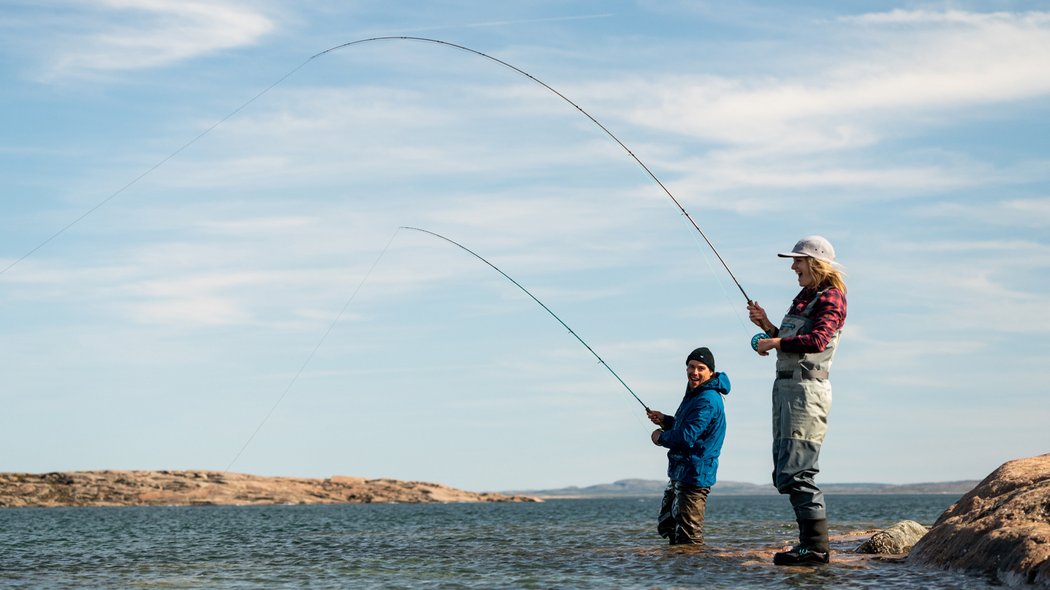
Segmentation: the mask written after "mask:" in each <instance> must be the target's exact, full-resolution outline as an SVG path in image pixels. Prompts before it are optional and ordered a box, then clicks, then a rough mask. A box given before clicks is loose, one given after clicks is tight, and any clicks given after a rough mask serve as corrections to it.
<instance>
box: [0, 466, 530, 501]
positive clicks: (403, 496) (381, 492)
mask: <svg viewBox="0 0 1050 590" xmlns="http://www.w3.org/2000/svg"><path fill="white" fill-rule="evenodd" d="M537 501H540V500H539V499H538V498H534V497H527V496H518V495H507V494H499V493H478V492H468V491H464V490H459V489H456V488H450V487H448V486H444V485H441V484H436V483H427V482H420V481H399V480H395V479H366V478H363V477H347V476H334V477H330V478H327V479H311V478H296V477H264V476H259V475H246V474H243V473H226V472H220V471H72V472H54V473H42V474H33V473H0V507H4V508H16V507H56V506H206V505H265V504H270V505H272V504H366V503H452V502H537Z"/></svg>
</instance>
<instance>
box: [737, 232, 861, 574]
mask: <svg viewBox="0 0 1050 590" xmlns="http://www.w3.org/2000/svg"><path fill="white" fill-rule="evenodd" d="M777 256H780V257H782V258H791V259H793V260H792V262H791V270H793V271H795V274H796V275H797V276H798V284H799V286H801V287H802V290H801V291H800V292H799V294H798V295H796V296H795V300H794V301H792V302H791V307H790V308H789V309H788V312H787V315H785V316H784V319H783V320H782V321H781V322H780V327H779V328H778V327H777V326H774V325H773V323H772V322H770V321H769V317H768V316H767V315H766V311H765V310H764V309H762V307H761V306H760V305H758V303H757V302H754V301H752V302H750V303H748V306H747V308H748V314H749V316H750V318H751V322H752V323H754V324H755V325H757V326H758V327H759V328H762V330H764V331H765V332H766V334H768V335H769V336H770V337H769V338H764V339H761V340H758V342H757V343H756V350H757V351H758V354H760V355H762V356H767V355H768V354H769V351H771V350H776V351H777V377H776V380H775V381H774V382H773V483H774V485H776V487H777V491H779V492H780V493H781V494H785V495H788V496H789V497H790V498H791V506H792V507H793V508H794V510H795V519H796V520H797V521H798V527H799V544H798V545H796V546H795V547H793V548H792V549H791V550H789V551H782V552H780V553H777V554H775V555H774V556H773V563H775V564H777V565H808V564H821V563H828V561H829V555H828V553H829V550H828V521H827V514H826V509H825V505H824V495H823V494H822V493H821V491H820V488H818V487H817V485H816V483H815V482H814V480H813V478H814V477H815V476H816V474H817V472H818V471H819V468H818V466H817V459H818V456H819V455H820V445H821V443H822V442H823V441H824V434H825V433H826V432H827V426H828V411H829V410H830V409H831V383H830V382H829V381H828V372H829V371H830V369H831V361H832V358H833V357H834V356H835V348H836V347H837V345H838V341H839V336H840V335H841V334H842V326H843V324H844V323H845V321H846V283H845V282H844V281H843V279H842V274H841V273H840V272H839V271H838V270H837V269H836V268H835V267H834V266H833V263H834V261H835V250H834V248H832V247H831V244H830V243H829V242H828V241H827V240H826V239H824V238H822V237H821V236H808V237H805V238H802V239H801V240H799V241H798V243H797V244H795V247H794V248H793V249H792V250H791V252H787V253H781V254H777Z"/></svg>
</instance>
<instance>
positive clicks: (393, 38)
mask: <svg viewBox="0 0 1050 590" xmlns="http://www.w3.org/2000/svg"><path fill="white" fill-rule="evenodd" d="M376 41H419V42H422V43H433V44H435V45H442V46H445V47H451V48H453V49H459V50H461V51H466V52H467V53H472V54H474V55H477V56H480V57H483V58H485V59H488V60H491V61H493V62H495V63H497V64H499V65H501V66H503V67H506V68H509V69H510V70H512V71H514V72H517V73H518V74H521V75H522V76H525V77H526V78H528V79H529V80H532V81H533V82H535V83H537V84H539V85H540V86H543V87H544V88H546V89H547V90H549V91H551V92H553V93H554V94H555V95H557V96H558V98H561V99H562V100H564V101H565V102H567V103H569V104H570V105H572V106H573V107H575V108H576V110H578V111H579V112H580V113H581V114H583V116H585V117H587V118H588V119H590V121H591V122H592V123H594V124H595V125H597V126H598V128H599V129H601V130H602V131H604V132H605V134H606V135H608V136H609V137H610V138H612V140H613V141H615V142H616V143H617V144H618V145H619V146H620V147H622V148H623V149H624V151H626V152H627V155H629V156H631V158H632V159H634V161H635V162H637V163H638V165H639V166H641V167H642V169H643V170H645V172H646V174H648V175H649V177H650V178H652V179H653V180H654V181H656V184H658V185H659V186H660V188H661V189H663V191H664V193H666V194H667V196H668V197H670V198H671V200H672V201H673V202H674V204H675V206H677V207H678V210H679V211H681V212H682V215H684V216H685V218H686V219H688V220H689V223H691V224H692V226H693V228H695V229H696V231H697V232H699V233H700V237H702V238H703V239H704V242H706V243H707V245H708V247H709V248H711V251H712V252H714V254H715V257H716V258H718V261H719V262H720V263H722V267H723V268H725V270H726V272H727V273H729V277H730V278H732V279H733V282H734V283H736V288H737V289H739V290H740V293H741V294H742V295H743V296H744V299H746V300H747V302H748V303H751V298H750V297H748V295H747V292H746V291H744V287H743V286H742V285H741V284H740V281H738V280H737V278H736V275H734V274H733V271H732V270H731V269H730V268H729V264H727V263H726V261H725V259H724V258H722V255H721V254H719V252H718V249H717V248H715V245H714V243H712V242H711V240H710V238H708V237H707V234H706V233H704V230H702V229H700V225H699V224H697V223H696V220H694V219H693V216H692V215H690V214H689V212H688V211H686V210H685V207H683V206H682V203H680V202H679V201H678V199H677V198H675V196H674V194H673V193H671V191H670V190H669V189H668V188H667V187H666V186H665V185H664V183H663V182H662V181H661V180H660V179H659V178H657V176H656V174H654V173H653V171H652V170H650V169H649V167H648V166H646V165H645V162H642V160H641V158H639V157H638V156H637V155H635V153H634V152H633V151H631V148H629V147H627V145H626V144H625V143H624V142H622V141H620V138H619V137H616V135H614V134H613V132H612V131H609V128H608V127H606V126H605V125H602V123H601V122H600V121H598V119H596V118H594V116H592V115H591V114H590V113H588V112H587V111H585V110H584V109H583V107H581V106H580V105H578V104H576V103H575V102H573V101H572V100H571V99H569V97H567V96H565V95H564V94H562V93H561V92H558V91H557V90H556V89H555V88H554V87H552V86H551V85H549V84H547V83H546V82H544V81H543V80H540V79H539V78H537V77H535V76H533V75H532V74H530V73H528V72H526V71H525V70H523V69H521V68H519V67H517V66H515V65H512V64H510V63H507V62H505V61H503V60H502V59H499V58H497V57H493V56H491V55H489V54H487V53H482V52H480V51H478V50H476V49H471V48H470V47H465V46H463V45H457V44H456V43H450V42H448V41H442V40H440V39H431V38H428V37H407V36H387V37H371V38H368V39H359V40H357V41H351V42H349V43H343V44H342V45H336V46H335V47H332V48H330V49H326V50H324V51H322V52H320V53H318V54H316V55H314V56H312V57H310V59H309V60H307V61H310V60H312V59H314V58H316V57H320V56H322V55H325V54H327V53H331V52H333V51H338V50H340V49H343V48H345V47H351V46H353V45H361V44H364V43H373V42H376ZM304 65H305V64H304ZM300 67H301V66H300ZM508 278H509V277H508Z"/></svg>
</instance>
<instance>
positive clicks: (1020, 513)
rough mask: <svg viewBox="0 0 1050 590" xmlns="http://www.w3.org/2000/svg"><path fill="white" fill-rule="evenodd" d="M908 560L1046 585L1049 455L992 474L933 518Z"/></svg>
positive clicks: (1049, 572) (1049, 568)
mask: <svg viewBox="0 0 1050 590" xmlns="http://www.w3.org/2000/svg"><path fill="white" fill-rule="evenodd" d="M908 561H909V562H912V563H918V564H924V565H932V566H936V567H941V568H945V569H952V570H961V571H967V572H971V573H978V574H983V575H991V576H995V577H996V578H998V579H999V580H1000V581H1001V582H1002V583H1004V584H1007V585H1011V586H1026V587H1032V586H1035V587H1039V588H1050V454H1046V455H1040V456H1038V457H1032V458H1029V459H1018V460H1016V461H1010V462H1008V463H1005V464H1003V465H1002V466H1001V467H999V468H998V469H996V470H995V471H994V472H992V474H991V475H989V476H988V477H986V478H985V479H984V481H982V482H981V483H980V484H978V486H977V487H976V488H974V489H973V491H971V492H970V493H968V494H966V495H965V496H963V497H962V498H960V499H959V501H958V502H956V503H955V504H953V505H952V506H950V507H949V508H948V510H946V511H945V512H944V514H942V515H941V517H940V518H938V519H937V522H936V523H934V525H933V528H932V529H931V530H930V532H929V533H927V534H926V536H925V537H923V538H922V539H921V540H920V541H919V542H918V543H917V544H916V545H915V547H914V548H913V549H912V551H911V553H910V554H909V556H908Z"/></svg>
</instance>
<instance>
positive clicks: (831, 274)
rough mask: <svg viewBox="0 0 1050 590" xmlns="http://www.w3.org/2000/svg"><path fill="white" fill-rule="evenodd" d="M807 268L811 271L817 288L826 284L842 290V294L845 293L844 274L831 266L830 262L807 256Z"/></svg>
mask: <svg viewBox="0 0 1050 590" xmlns="http://www.w3.org/2000/svg"><path fill="white" fill-rule="evenodd" d="M809 270H810V271H811V272H812V273H813V278H814V279H816V283H817V288H818V289H819V288H820V287H823V286H825V285H827V286H829V287H835V288H836V289H838V290H839V291H842V294H843V295H845V294H846V281H845V280H844V279H843V277H845V276H846V275H845V273H843V272H842V271H840V270H839V269H837V268H835V267H834V266H832V264H831V263H830V262H825V261H823V260H817V259H816V258H812V257H809Z"/></svg>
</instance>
